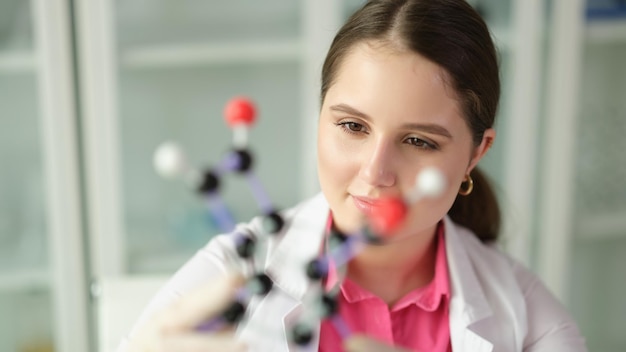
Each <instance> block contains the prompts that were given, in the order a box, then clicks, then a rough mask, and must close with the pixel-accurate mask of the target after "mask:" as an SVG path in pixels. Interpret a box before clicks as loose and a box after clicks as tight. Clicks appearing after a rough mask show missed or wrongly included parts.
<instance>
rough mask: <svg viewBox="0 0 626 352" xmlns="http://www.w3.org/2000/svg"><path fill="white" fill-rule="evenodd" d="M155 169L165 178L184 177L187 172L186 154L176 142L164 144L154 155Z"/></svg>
mask: <svg viewBox="0 0 626 352" xmlns="http://www.w3.org/2000/svg"><path fill="white" fill-rule="evenodd" d="M154 168H155V169H156V171H157V173H158V174H159V175H161V176H162V177H165V178H175V177H179V176H182V175H183V174H184V173H185V171H186V170H187V162H186V158H185V153H184V152H183V150H182V148H181V147H180V146H179V145H178V144H176V143H174V142H166V143H163V144H161V145H160V146H159V147H158V148H157V150H156V152H155V153H154Z"/></svg>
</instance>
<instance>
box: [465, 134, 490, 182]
mask: <svg viewBox="0 0 626 352" xmlns="http://www.w3.org/2000/svg"><path fill="white" fill-rule="evenodd" d="M495 139H496V130H494V129H493V128H489V129H487V130H485V133H483V140H482V141H481V142H480V144H479V145H478V146H477V147H476V148H475V149H474V151H473V153H472V159H471V160H470V163H469V166H468V167H467V174H469V173H470V172H471V171H472V170H473V169H474V168H475V167H476V165H477V164H478V162H479V161H480V159H482V158H483V156H485V154H487V151H489V149H490V148H491V145H493V142H494V141H495Z"/></svg>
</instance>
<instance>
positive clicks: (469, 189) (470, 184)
mask: <svg viewBox="0 0 626 352" xmlns="http://www.w3.org/2000/svg"><path fill="white" fill-rule="evenodd" d="M463 183H466V184H467V187H466V188H465V189H463V187H462V186H463V184H461V188H460V189H459V194H460V195H462V196H469V195H470V193H472V191H473V190H474V180H472V176H470V174H467V175H465V179H464V180H463Z"/></svg>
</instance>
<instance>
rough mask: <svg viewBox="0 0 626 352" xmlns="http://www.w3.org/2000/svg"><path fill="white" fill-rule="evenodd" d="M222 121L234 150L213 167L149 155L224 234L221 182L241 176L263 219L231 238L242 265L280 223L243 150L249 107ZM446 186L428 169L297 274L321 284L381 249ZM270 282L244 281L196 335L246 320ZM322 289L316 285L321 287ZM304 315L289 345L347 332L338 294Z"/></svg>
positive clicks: (308, 306) (308, 304)
mask: <svg viewBox="0 0 626 352" xmlns="http://www.w3.org/2000/svg"><path fill="white" fill-rule="evenodd" d="M224 117H225V120H226V123H227V124H228V126H229V127H230V128H231V129H232V130H233V148H232V150H231V151H229V152H228V153H226V155H225V156H224V157H223V158H222V160H221V161H220V162H219V163H218V164H217V165H216V166H215V167H213V168H209V169H207V170H204V171H198V170H195V169H194V168H192V167H191V166H190V165H189V164H188V162H187V160H186V157H185V155H184V152H183V150H182V148H181V147H180V146H179V145H177V144H175V143H172V142H167V143H164V144H162V145H161V146H160V147H159V148H157V151H156V152H155V155H154V164H155V168H156V170H157V172H158V173H159V174H160V175H161V176H163V177H165V178H181V179H183V180H185V181H186V182H187V183H189V184H190V185H191V186H192V187H193V188H194V189H195V190H196V191H197V192H198V193H199V194H200V195H202V196H203V197H205V198H206V201H207V206H208V210H209V211H210V213H211V214H212V216H213V217H214V219H215V221H216V223H217V224H218V226H219V227H220V230H221V231H222V232H223V233H232V232H233V231H234V229H235V220H234V219H233V218H232V217H231V215H230V212H229V211H228V208H227V206H226V204H225V202H224V201H223V199H222V198H221V196H220V185H221V179H222V178H223V177H224V176H226V175H227V174H228V173H236V174H239V175H242V176H244V177H245V178H246V180H247V181H248V184H249V186H250V189H251V192H252V194H253V196H254V198H255V200H256V203H257V205H258V206H259V208H260V210H261V214H262V216H263V230H264V233H263V234H255V235H256V236H255V238H253V237H251V236H250V235H249V234H239V233H235V234H234V235H235V244H236V246H235V248H236V251H237V254H238V255H239V256H240V257H241V258H242V259H244V260H249V259H251V258H253V256H254V255H255V251H256V250H257V248H259V245H260V244H261V243H262V242H263V241H264V239H266V238H267V237H265V238H263V236H273V235H275V234H277V233H279V232H280V230H281V229H282V228H283V226H284V224H285V222H284V219H283V218H282V217H281V215H280V214H279V212H278V211H277V209H276V207H275V206H274V204H273V203H272V202H271V200H270V198H269V196H268V195H267V193H266V192H265V190H264V188H263V187H262V185H261V183H260V181H259V179H258V178H257V177H256V175H255V174H254V172H253V166H254V160H253V154H252V153H251V151H250V149H249V147H248V129H249V128H250V127H251V126H252V125H253V124H254V122H255V120H256V111H255V107H254V104H253V103H252V102H251V101H250V100H248V99H246V98H242V97H237V98H234V99H232V100H230V101H229V102H228V103H227V104H226V107H225V109H224ZM444 188H445V182H444V179H443V177H442V175H441V173H440V172H439V171H438V170H436V169H433V168H426V169H424V170H422V171H421V172H420V173H419V174H418V175H417V178H416V182H415V186H414V188H413V189H412V190H411V191H410V192H408V194H406V195H405V196H404V197H402V198H387V199H382V200H380V202H377V204H378V205H377V207H376V211H374V212H373V213H372V214H371V216H370V218H369V219H368V226H365V227H364V228H363V229H361V230H360V231H357V232H356V233H350V234H344V233H340V232H338V231H336V230H334V229H329V231H330V233H329V234H327V236H326V238H327V240H328V241H329V242H328V243H329V246H328V248H329V249H328V250H327V251H325V252H324V253H322V254H321V255H320V256H319V257H318V258H314V259H313V260H311V261H310V262H309V263H308V264H307V265H306V267H303V268H302V274H303V275H306V276H307V277H308V278H309V279H310V280H312V281H314V282H320V283H321V282H323V280H325V279H326V277H327V276H328V274H329V270H330V268H331V265H332V266H334V267H335V268H337V269H338V270H339V269H340V268H343V267H344V266H345V265H346V264H347V263H348V262H349V261H350V260H351V259H352V258H354V256H356V255H357V254H358V253H359V250H360V248H362V247H363V245H365V244H380V243H382V242H384V241H385V240H386V239H387V238H388V237H390V236H393V233H394V231H395V230H396V229H397V228H398V227H399V226H400V225H401V224H402V222H403V220H404V218H405V216H406V215H407V213H408V210H409V208H410V206H411V205H412V204H415V203H416V202H418V201H420V200H422V199H424V198H432V197H437V196H438V195H439V194H441V193H442V192H443V190H444ZM272 286H273V283H272V280H271V279H270V278H269V277H268V276H267V275H266V274H264V273H263V272H262V271H259V272H257V273H256V274H255V275H253V276H252V277H251V278H249V279H248V282H247V284H246V285H244V286H243V287H242V288H241V289H240V290H239V292H238V294H237V296H236V297H235V299H234V301H233V303H232V304H231V305H230V306H229V307H228V308H227V309H226V310H225V311H224V312H223V313H222V314H221V315H220V316H219V317H218V318H215V319H213V320H210V321H207V322H205V323H203V324H201V325H200V326H197V327H196V329H197V330H198V331H215V330H219V329H220V328H221V327H222V326H224V325H229V324H236V323H239V322H241V321H242V319H244V317H245V312H246V305H247V302H249V300H250V298H251V297H252V296H253V295H260V296H263V295H266V294H268V293H269V292H270V291H271V290H272ZM320 286H321V285H320ZM304 303H305V304H304V307H305V309H304V311H303V313H302V315H301V317H300V319H299V320H298V322H297V323H296V324H295V325H294V326H293V327H292V328H291V336H290V338H291V341H292V342H293V343H295V344H296V345H298V346H301V347H305V346H307V345H308V344H309V343H310V342H311V340H312V339H313V334H314V331H315V325H314V322H315V324H316V322H318V321H319V320H321V319H330V321H331V323H332V324H333V326H334V327H335V329H336V330H337V332H338V333H339V335H340V336H341V337H342V338H346V337H348V336H349V335H350V334H351V332H350V330H349V327H348V326H347V325H346V324H345V322H344V321H343V320H342V319H341V317H340V315H339V314H338V311H339V307H338V304H337V295H336V294H332V293H328V292H324V291H323V290H320V291H319V292H317V291H313V293H312V294H310V295H309V296H308V297H306V300H305V302H304Z"/></svg>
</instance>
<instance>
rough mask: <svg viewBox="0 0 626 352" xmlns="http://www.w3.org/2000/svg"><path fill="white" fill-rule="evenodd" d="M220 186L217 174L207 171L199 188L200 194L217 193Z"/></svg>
mask: <svg viewBox="0 0 626 352" xmlns="http://www.w3.org/2000/svg"><path fill="white" fill-rule="evenodd" d="M219 186H220V179H219V177H218V176H217V174H216V173H215V172H213V171H212V170H207V171H205V172H204V175H202V182H200V186H198V192H199V193H212V192H215V191H217V189H218V188H219Z"/></svg>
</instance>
